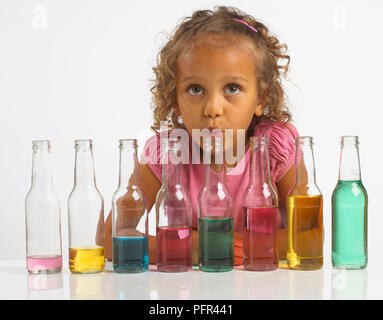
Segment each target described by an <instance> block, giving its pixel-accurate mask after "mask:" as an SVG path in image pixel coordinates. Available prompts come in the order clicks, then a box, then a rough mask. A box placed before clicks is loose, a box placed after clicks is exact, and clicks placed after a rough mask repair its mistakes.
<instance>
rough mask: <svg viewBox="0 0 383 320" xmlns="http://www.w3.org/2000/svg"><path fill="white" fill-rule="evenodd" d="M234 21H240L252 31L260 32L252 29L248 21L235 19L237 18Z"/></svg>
mask: <svg viewBox="0 0 383 320" xmlns="http://www.w3.org/2000/svg"><path fill="white" fill-rule="evenodd" d="M233 20H235V21H238V22H240V23H243V24H244V25H245V26H248V27H249V28H250V29H251V30H253V31H255V32H258V30H257V29H255V28H254V27H252V26H251V25H249V24H248V23H247V22H246V21H243V20H241V19H235V18H233Z"/></svg>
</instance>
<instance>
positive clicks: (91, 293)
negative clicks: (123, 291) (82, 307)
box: [69, 273, 113, 300]
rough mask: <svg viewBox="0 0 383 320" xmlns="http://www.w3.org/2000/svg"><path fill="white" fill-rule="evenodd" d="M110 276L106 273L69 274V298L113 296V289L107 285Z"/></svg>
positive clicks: (92, 298) (90, 298)
mask: <svg viewBox="0 0 383 320" xmlns="http://www.w3.org/2000/svg"><path fill="white" fill-rule="evenodd" d="M110 278H111V276H110V274H108V273H98V274H96V273H95V274H70V278H69V285H70V296H71V299H73V300H104V299H108V298H113V292H112V291H113V290H112V289H111V288H109V286H108V283H111V279H110ZM109 289H111V290H109Z"/></svg>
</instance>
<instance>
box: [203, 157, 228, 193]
mask: <svg viewBox="0 0 383 320" xmlns="http://www.w3.org/2000/svg"><path fill="white" fill-rule="evenodd" d="M205 160H206V159H204V161H205ZM218 185H221V186H223V185H226V167H225V153H224V152H223V150H220V151H219V150H217V151H216V153H215V154H211V155H210V161H208V162H206V164H205V186H206V187H212V186H218Z"/></svg>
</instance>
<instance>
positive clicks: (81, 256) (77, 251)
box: [68, 140, 105, 273]
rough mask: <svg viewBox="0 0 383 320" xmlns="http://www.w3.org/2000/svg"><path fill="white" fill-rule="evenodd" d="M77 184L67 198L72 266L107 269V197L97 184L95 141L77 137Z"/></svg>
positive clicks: (79, 269)
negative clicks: (105, 250)
mask: <svg viewBox="0 0 383 320" xmlns="http://www.w3.org/2000/svg"><path fill="white" fill-rule="evenodd" d="M75 149H76V162H75V172H74V187H73V190H72V192H71V194H70V195H69V198H68V217H69V269H70V271H71V272H73V273H97V272H102V271H103V270H104V265H105V254H104V200H103V198H102V195H101V193H100V191H99V190H98V189H97V186H96V178H95V173H94V163H93V144H92V140H76V141H75Z"/></svg>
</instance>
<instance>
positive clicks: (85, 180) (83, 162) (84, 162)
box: [74, 149, 96, 187]
mask: <svg viewBox="0 0 383 320" xmlns="http://www.w3.org/2000/svg"><path fill="white" fill-rule="evenodd" d="M74 184H75V187H92V186H93V187H95V186H96V179H95V174H94V164H93V153H92V149H78V150H76V162H75V176H74Z"/></svg>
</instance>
